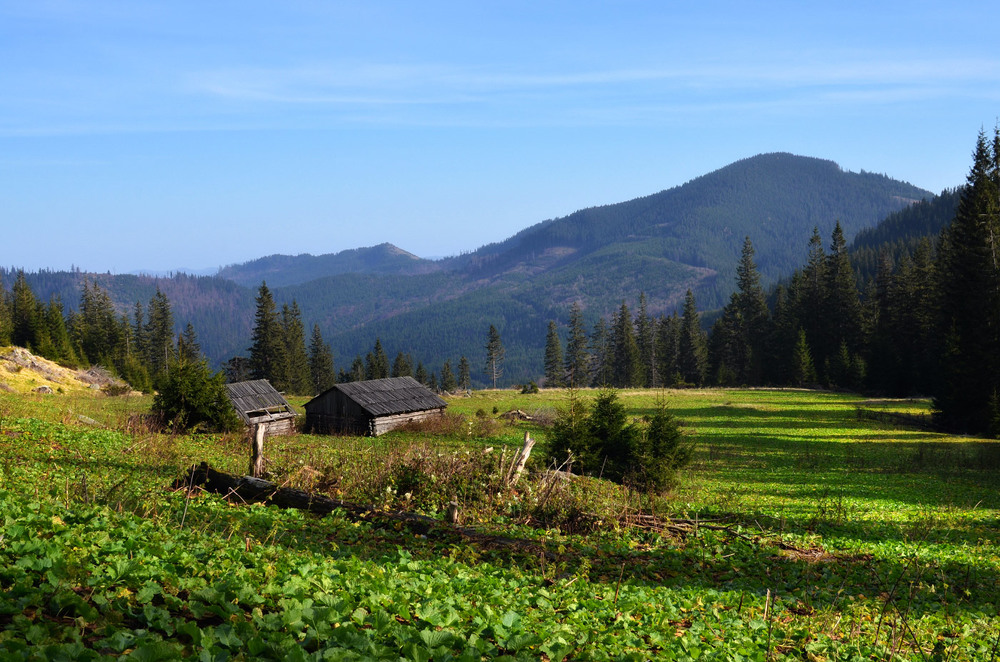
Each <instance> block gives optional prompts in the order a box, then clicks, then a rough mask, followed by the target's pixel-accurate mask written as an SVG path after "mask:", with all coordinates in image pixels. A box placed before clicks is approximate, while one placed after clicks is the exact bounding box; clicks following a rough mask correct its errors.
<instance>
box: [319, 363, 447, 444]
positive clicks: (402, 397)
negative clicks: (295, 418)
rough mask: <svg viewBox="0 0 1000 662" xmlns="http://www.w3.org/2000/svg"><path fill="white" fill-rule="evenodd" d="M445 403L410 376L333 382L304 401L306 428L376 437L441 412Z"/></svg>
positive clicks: (329, 432) (324, 432)
mask: <svg viewBox="0 0 1000 662" xmlns="http://www.w3.org/2000/svg"><path fill="white" fill-rule="evenodd" d="M447 406H448V403H447V402H445V401H444V400H442V399H441V398H439V397H438V396H437V395H435V394H434V392H433V391H431V390H430V389H429V388H427V387H426V386H424V385H423V384H421V383H420V382H418V381H417V380H416V379H414V378H413V377H389V378H386V379H369V380H367V381H361V382H347V383H345V384H336V385H335V386H333V387H332V388H329V389H327V390H326V391H324V392H323V393H320V394H319V395H317V396H316V397H315V398H313V399H312V400H310V401H309V402H307V403H306V404H305V409H306V430H307V431H309V432H314V433H318V434H332V433H340V434H356V435H365V436H371V437H377V436H379V435H380V434H384V433H386V432H388V431H389V430H392V429H393V428H397V427H399V426H401V425H406V424H407V423H412V422H415V421H422V420H425V419H428V418H432V417H435V416H442V415H443V414H444V410H445V407H447Z"/></svg>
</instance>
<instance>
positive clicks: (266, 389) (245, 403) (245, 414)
mask: <svg viewBox="0 0 1000 662" xmlns="http://www.w3.org/2000/svg"><path fill="white" fill-rule="evenodd" d="M226 395H228V396H229V401H230V402H232V403H233V409H235V410H236V414H237V415H238V416H239V417H240V419H241V420H242V421H243V422H244V423H246V424H247V425H248V426H255V425H256V426H263V427H264V432H265V434H267V436H269V437H270V436H274V435H278V434H292V433H293V432H295V410H294V409H292V406H291V405H290V404H288V401H287V400H285V398H284V396H283V395H281V394H280V393H278V391H276V390H275V388H274V387H273V386H271V382H269V381H267V380H266V379H254V380H251V381H248V382H236V383H234V384H226Z"/></svg>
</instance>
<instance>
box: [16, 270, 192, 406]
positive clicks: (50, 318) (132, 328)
mask: <svg viewBox="0 0 1000 662" xmlns="http://www.w3.org/2000/svg"><path fill="white" fill-rule="evenodd" d="M0 345H17V346H20V347H26V348H28V349H30V350H31V351H32V352H33V353H35V354H37V355H39V356H41V357H43V358H47V359H49V360H52V361H56V362H58V363H60V364H62V365H66V366H73V367H86V366H92V365H100V366H102V367H104V368H105V369H108V370H110V371H112V372H113V373H114V374H116V375H117V376H118V377H120V378H121V379H123V380H124V381H126V382H128V383H129V384H130V385H131V386H132V387H133V388H134V389H137V390H141V391H151V390H153V388H155V387H156V386H158V385H159V384H161V383H162V380H163V379H164V378H166V377H167V375H168V374H169V372H170V369H171V367H172V366H174V365H176V364H177V363H186V362H194V361H202V360H203V357H202V353H201V347H200V346H199V344H198V339H197V336H196V334H195V331H194V327H192V326H191V324H188V325H187V326H186V327H185V329H184V331H183V332H182V333H180V334H178V335H176V336H175V335H174V318H173V312H172V310H171V305H170V300H169V299H168V298H167V297H166V295H165V294H163V293H162V292H160V291H159V290H157V291H156V294H155V295H154V296H153V297H152V298H151V299H150V301H149V303H148V305H147V306H145V307H144V306H143V304H142V303H141V302H139V301H137V302H136V303H135V306H134V308H133V310H132V315H131V316H129V315H119V314H118V313H117V312H116V311H115V307H114V305H113V303H112V301H111V297H110V296H109V295H108V292H107V291H106V290H105V289H103V288H101V286H100V285H98V284H97V282H96V281H94V282H90V281H85V282H84V284H83V288H82V291H81V293H80V302H79V305H78V306H77V309H76V310H71V311H69V312H68V313H65V312H64V309H63V303H62V301H61V299H60V298H59V297H58V296H53V297H51V298H50V299H49V301H48V302H44V301H41V300H40V299H38V298H37V297H36V296H35V294H34V292H33V291H32V289H31V287H30V286H29V284H28V281H27V279H26V277H25V274H24V272H23V271H18V272H17V274H16V276H15V277H14V282H13V285H12V287H11V290H10V292H7V291H5V288H4V286H3V283H2V282H0Z"/></svg>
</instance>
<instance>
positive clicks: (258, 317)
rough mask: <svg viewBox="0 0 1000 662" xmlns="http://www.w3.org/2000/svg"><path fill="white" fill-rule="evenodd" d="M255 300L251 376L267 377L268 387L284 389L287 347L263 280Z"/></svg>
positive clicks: (286, 385) (272, 300) (272, 299)
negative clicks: (269, 385)
mask: <svg viewBox="0 0 1000 662" xmlns="http://www.w3.org/2000/svg"><path fill="white" fill-rule="evenodd" d="M256 301H257V310H256V312H255V313H254V326H253V334H252V335H251V345H250V348H249V349H248V350H247V351H248V352H249V354H250V377H251V379H266V380H268V381H269V382H271V386H273V387H274V388H276V389H277V390H279V391H283V390H285V389H286V388H287V387H288V380H287V379H286V375H287V364H288V356H287V348H286V345H285V338H284V333H283V331H282V328H281V321H280V320H279V318H278V314H277V312H276V311H275V304H274V298H273V297H272V296H271V290H269V289H268V288H267V283H266V282H262V283H261V284H260V289H259V290H257V299H256Z"/></svg>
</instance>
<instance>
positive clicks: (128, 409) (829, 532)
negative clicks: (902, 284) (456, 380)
mask: <svg viewBox="0 0 1000 662" xmlns="http://www.w3.org/2000/svg"><path fill="white" fill-rule="evenodd" d="M594 395H595V392H593V391H586V390H585V391H582V392H581V393H580V397H582V398H585V399H588V398H593V397H594ZM619 396H620V399H621V401H622V402H623V403H624V404H625V405H626V407H627V411H628V415H629V416H630V417H632V418H633V419H635V420H639V419H641V418H642V417H644V416H649V415H651V414H652V413H653V412H654V411H655V409H656V407H657V404H658V402H660V401H661V400H664V399H665V400H666V403H667V407H668V409H669V410H670V411H671V413H673V414H674V415H675V416H676V417H677V418H678V419H679V420H680V422H681V424H682V427H683V429H684V430H685V432H686V434H688V435H689V436H690V438H691V439H692V440H693V442H694V449H695V450H694V457H693V460H692V464H691V465H690V466H689V467H688V468H687V469H685V470H684V472H683V474H682V476H681V480H680V483H679V484H678V486H677V487H676V489H674V491H673V492H671V493H669V494H666V495H661V496H655V497H654V496H649V495H645V494H641V493H637V492H634V491H629V490H628V489H627V488H623V487H620V486H616V485H611V484H609V483H607V482H606V481H602V480H596V479H592V478H580V479H575V480H572V481H564V480H562V479H559V478H554V477H553V476H554V474H551V473H549V472H546V469H547V468H550V467H547V466H546V464H545V462H544V460H543V459H542V458H545V456H546V453H545V450H546V449H545V446H544V444H545V439H546V436H545V435H546V432H547V430H548V427H547V421H551V420H552V418H553V416H554V413H555V412H556V411H557V410H558V408H559V407H561V406H563V403H564V401H565V397H566V396H565V392H558V391H548V390H543V391H542V392H540V393H538V394H524V395H522V394H520V393H517V392H513V391H484V392H475V393H473V394H472V396H471V397H455V398H452V399H450V401H449V411H450V412H452V413H453V414H454V415H455V416H456V417H461V418H459V419H458V422H459V423H460V424H459V425H444V426H441V427H440V428H438V429H425V430H419V429H415V430H407V431H400V432H394V433H392V434H390V435H387V436H386V437H382V438H379V439H362V438H347V437H343V438H342V437H335V438H329V437H318V436H306V435H300V436H293V437H287V438H280V439H279V438H276V439H269V440H268V442H267V447H266V452H267V454H268V460H269V464H268V470H269V472H270V473H271V475H272V478H273V479H274V480H276V481H278V482H279V483H281V484H283V485H287V486H292V487H299V488H303V489H311V490H314V491H316V492H317V493H325V494H330V495H333V496H336V497H337V498H342V499H345V500H350V501H355V502H365V503H370V504H371V505H372V506H373V508H374V509H375V510H374V514H373V516H371V517H367V518H360V519H359V518H357V517H354V516H352V515H350V514H349V513H347V512H344V511H335V512H333V513H331V514H329V515H326V516H323V517H319V516H316V515H311V514H308V513H303V512H299V511H292V510H281V509H278V508H276V507H273V506H267V505H262V504H254V505H248V504H241V503H238V502H236V501H232V500H230V501H227V500H225V499H223V498H220V497H219V496H216V495H212V494H208V493H204V492H201V491H198V490H194V491H191V492H188V491H187V490H185V489H173V488H171V485H172V483H173V482H174V480H176V479H177V478H179V477H183V476H184V475H185V472H186V471H187V470H188V469H189V468H190V466H191V464H192V463H194V462H200V461H207V462H209V463H210V464H212V466H214V467H216V468H218V469H220V470H223V471H228V472H230V473H234V474H241V473H243V472H244V471H245V469H246V464H247V451H246V442H245V440H244V439H243V438H242V437H241V436H240V435H238V434H232V435H208V434H200V435H168V434H159V433H154V432H151V431H149V430H148V429H145V428H144V427H143V426H142V425H141V424H139V423H138V422H137V416H138V415H139V414H141V412H142V411H143V408H145V410H148V407H149V401H148V399H145V400H143V399H141V398H140V399H131V398H106V397H103V396H99V395H88V396H73V397H74V399H72V400H70V399H63V400H60V399H58V398H55V397H52V396H48V397H44V396H27V397H24V396H16V397H15V396H12V395H9V394H0V660H30V659H37V660H42V659H45V660H49V659H53V660H54V659H67V660H68V659H93V660H110V659H126V658H128V659H131V658H134V659H139V660H143V659H151V660H156V659H160V660H164V659H178V658H187V657H191V658H197V659H210V660H217V659H218V660H224V659H392V660H396V659H417V660H421V659H424V660H430V659H433V660H445V659H470V660H471V659H476V660H479V659H497V658H505V659H526V660H527V659H532V660H538V659H543V660H544V659H548V660H564V659H571V660H585V659H636V660H644V659H665V660H760V661H764V660H781V659H787V660H830V661H832V660H892V659H896V660H969V661H972V660H975V661H980V660H990V659H991V658H993V657H994V656H996V655H998V651H997V640H998V636H1000V618H998V609H1000V556H998V553H997V548H996V541H997V539H998V537H1000V519H998V509H1000V492H998V489H997V488H998V487H1000V472H998V468H1000V466H998V465H1000V445H998V444H997V442H991V441H982V440H978V439H973V438H964V437H954V436H947V435H942V434H938V433H935V432H932V431H928V430H926V429H920V428H917V427H902V426H900V425H897V424H893V423H892V422H891V421H893V420H896V419H893V418H891V417H873V416H868V415H864V412H870V411H875V412H883V413H906V414H910V415H913V414H920V413H922V412H925V411H927V407H928V405H927V403H926V402H923V401H919V400H917V401H868V400H865V399H864V398H861V397H859V396H855V395H850V394H836V393H825V392H812V391H800V390H781V391H773V390H683V391H623V392H620V394H619ZM494 408H496V410H497V413H498V414H502V413H504V412H506V411H508V410H510V409H519V410H521V411H524V412H527V413H529V414H530V415H532V416H533V418H534V420H531V421H521V422H515V423H511V424H501V423H497V424H495V425H494V424H491V425H489V426H479V427H477V426H476V425H475V419H476V418H477V417H476V412H477V411H480V410H482V411H483V412H485V415H486V417H488V418H489V419H491V420H494V419H495V418H496V417H495V415H494V414H493V410H494ZM80 416H84V417H85V418H87V419H89V420H90V421H92V423H86V422H84V421H83V420H81V418H80ZM470 421H471V422H472V423H473V425H472V426H470V425H469V424H468V423H469V422H470ZM525 432H529V433H530V434H532V435H533V436H535V437H536V438H537V439H538V441H539V446H540V448H538V449H536V451H535V453H534V454H533V456H532V457H533V458H535V460H534V462H533V463H531V464H529V474H528V476H526V477H525V478H524V479H523V480H522V481H520V482H518V483H517V484H516V485H514V486H513V487H509V486H507V485H506V484H505V483H504V482H503V481H502V480H501V477H500V474H501V473H502V471H501V469H502V468H503V466H504V465H505V463H507V462H509V460H510V459H511V458H512V456H513V454H514V452H516V450H517V449H519V448H520V445H521V442H522V441H523V436H524V433H525ZM487 449H489V450H487ZM501 460H502V461H501ZM407 494H409V497H407ZM455 497H458V499H459V500H460V502H461V504H462V512H463V515H464V517H463V521H462V524H461V527H459V528H456V527H452V526H450V525H446V524H444V523H442V524H441V525H433V526H428V527H425V528H424V529H422V530H419V531H418V530H415V529H413V528H411V527H408V526H406V525H404V524H401V523H400V522H399V521H393V520H391V519H389V518H384V517H379V516H378V513H379V512H383V511H392V510H408V511H411V512H417V513H423V514H425V515H428V516H430V517H433V518H439V517H442V515H443V507H444V505H445V503H446V501H447V500H450V499H452V498H455ZM470 532H472V533H474V534H475V535H472V533H470Z"/></svg>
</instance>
